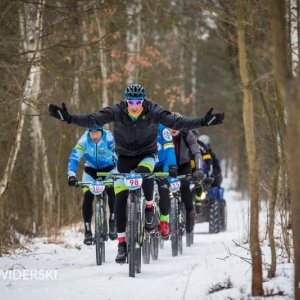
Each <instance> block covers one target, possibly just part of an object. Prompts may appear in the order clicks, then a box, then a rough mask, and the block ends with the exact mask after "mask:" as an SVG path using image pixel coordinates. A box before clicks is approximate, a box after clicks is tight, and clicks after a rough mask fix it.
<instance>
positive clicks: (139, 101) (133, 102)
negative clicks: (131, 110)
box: [127, 100, 144, 105]
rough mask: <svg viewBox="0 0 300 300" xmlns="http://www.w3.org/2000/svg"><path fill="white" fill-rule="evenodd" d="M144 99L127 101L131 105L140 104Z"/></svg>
mask: <svg viewBox="0 0 300 300" xmlns="http://www.w3.org/2000/svg"><path fill="white" fill-rule="evenodd" d="M143 101H144V100H127V103H128V104H130V105H140V104H141V103H143Z"/></svg>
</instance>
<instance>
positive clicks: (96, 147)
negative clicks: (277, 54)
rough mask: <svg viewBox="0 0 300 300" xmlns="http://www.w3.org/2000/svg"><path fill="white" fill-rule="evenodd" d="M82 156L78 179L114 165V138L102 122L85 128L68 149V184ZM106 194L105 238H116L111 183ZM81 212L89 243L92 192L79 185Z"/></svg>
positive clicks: (91, 177) (92, 177)
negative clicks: (107, 216) (81, 195)
mask: <svg viewBox="0 0 300 300" xmlns="http://www.w3.org/2000/svg"><path fill="white" fill-rule="evenodd" d="M83 156H84V158H85V166H84V170H83V175H82V181H86V182H89V181H94V180H95V179H96V178H97V172H109V171H111V170H113V169H114V168H115V165H116V157H115V139H114V137H113V135H112V133H111V132H110V131H109V130H104V129H103V126H99V127H95V128H88V130H87V131H86V132H85V133H84V134H83V135H82V136H81V137H80V139H79V140H78V141H77V144H76V146H75V147H74V148H73V150H72V151H71V154H70V157H69V164H68V184H69V186H77V178H76V174H77V167H78V164H79V163H80V161H81V159H82V157H83ZM106 192H107V196H108V206H109V210H110V217H109V238H110V239H111V240H114V239H116V238H117V231H116V225H115V215H114V205H115V193H114V189H113V187H108V188H107V189H106ZM83 193H84V196H83V202H82V216H83V222H84V229H85V235H84V241H83V242H84V244H86V245H91V244H92V230H91V221H92V216H93V199H94V195H93V194H92V193H91V191H90V190H89V189H88V188H83Z"/></svg>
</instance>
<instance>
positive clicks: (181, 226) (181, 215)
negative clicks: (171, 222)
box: [177, 200, 185, 255]
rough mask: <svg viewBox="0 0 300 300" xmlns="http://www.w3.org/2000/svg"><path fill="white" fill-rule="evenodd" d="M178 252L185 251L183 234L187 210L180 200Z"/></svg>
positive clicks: (178, 202)
mask: <svg viewBox="0 0 300 300" xmlns="http://www.w3.org/2000/svg"><path fill="white" fill-rule="evenodd" d="M177 204H178V219H177V220H178V225H177V226H178V253H179V254H180V255H182V253H183V235H184V232H185V217H184V216H185V210H184V209H183V203H182V202H181V201H180V200H178V201H177Z"/></svg>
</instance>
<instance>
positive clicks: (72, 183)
mask: <svg viewBox="0 0 300 300" xmlns="http://www.w3.org/2000/svg"><path fill="white" fill-rule="evenodd" d="M77 184H78V180H77V178H76V177H75V176H70V177H69V178H68V185H69V186H77Z"/></svg>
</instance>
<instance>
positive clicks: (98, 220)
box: [94, 203, 105, 265]
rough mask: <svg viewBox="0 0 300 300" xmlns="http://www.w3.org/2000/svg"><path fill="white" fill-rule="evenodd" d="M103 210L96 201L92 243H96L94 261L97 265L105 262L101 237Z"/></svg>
mask: <svg viewBox="0 0 300 300" xmlns="http://www.w3.org/2000/svg"><path fill="white" fill-rule="evenodd" d="M103 215H104V214H103V211H102V208H101V205H100V203H96V212H95V238H94V243H95V245H96V247H95V249H96V262H97V265H102V263H104V262H105V244H104V241H103V238H102V236H101V235H102V233H103V231H102V230H103V227H104V226H103V218H102V216H103Z"/></svg>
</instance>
